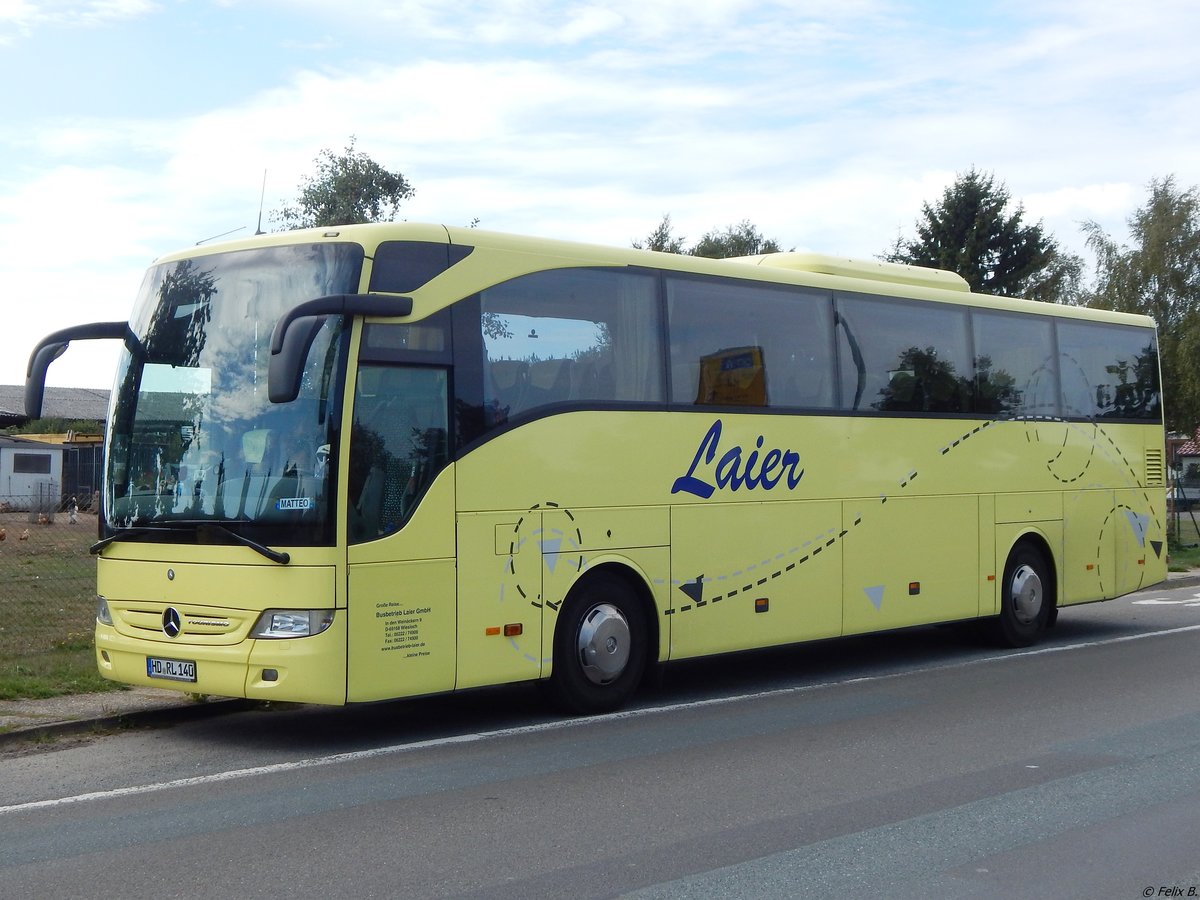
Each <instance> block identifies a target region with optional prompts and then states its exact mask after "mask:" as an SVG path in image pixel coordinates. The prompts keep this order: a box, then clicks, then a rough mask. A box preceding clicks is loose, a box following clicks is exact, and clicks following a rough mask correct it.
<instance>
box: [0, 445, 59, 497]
mask: <svg viewBox="0 0 1200 900" xmlns="http://www.w3.org/2000/svg"><path fill="white" fill-rule="evenodd" d="M62 463H63V453H62V448H61V447H57V446H54V445H51V444H45V443H42V442H41V441H31V440H29V439H27V438H21V437H8V436H5V435H0V510H30V511H31V512H40V513H46V514H47V515H53V514H54V511H55V510H57V509H58V506H59V503H60V501H61V499H62V491H61V488H60V485H61V484H62Z"/></svg>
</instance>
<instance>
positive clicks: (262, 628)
mask: <svg viewBox="0 0 1200 900" xmlns="http://www.w3.org/2000/svg"><path fill="white" fill-rule="evenodd" d="M332 624H333V610H332V609H268V610H267V611H266V612H264V613H263V614H262V615H261V616H259V617H258V621H257V622H255V623H254V628H253V629H251V631H250V637H252V638H267V639H275V638H297V637H312V636H313V635H314V634H320V633H321V632H322V631H324V630H325V629H326V628H328V627H329V626H330V625H332Z"/></svg>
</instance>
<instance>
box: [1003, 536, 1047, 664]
mask: <svg viewBox="0 0 1200 900" xmlns="http://www.w3.org/2000/svg"><path fill="white" fill-rule="evenodd" d="M1054 610H1055V604H1054V582H1053V581H1052V580H1051V576H1050V570H1049V567H1048V566H1047V565H1046V560H1045V557H1044V556H1043V555H1042V553H1041V552H1040V551H1039V550H1038V549H1037V548H1035V547H1033V546H1032V545H1030V544H1028V543H1021V544H1018V545H1017V546H1016V547H1014V548H1013V550H1012V553H1010V554H1009V555H1008V562H1007V563H1006V564H1005V566H1004V581H1003V582H1002V583H1001V585H1000V615H999V616H997V617H996V618H995V619H993V620H992V622H991V631H992V637H993V638H994V639H995V640H996V642H997V643H999V644H1000V645H1001V646H1004V647H1028V646H1029V645H1030V644H1033V643H1034V642H1035V641H1037V639H1038V638H1039V637H1040V636H1041V634H1042V632H1043V631H1045V630H1046V628H1047V626H1048V625H1049V622H1050V619H1051V614H1052V612H1053V611H1054Z"/></svg>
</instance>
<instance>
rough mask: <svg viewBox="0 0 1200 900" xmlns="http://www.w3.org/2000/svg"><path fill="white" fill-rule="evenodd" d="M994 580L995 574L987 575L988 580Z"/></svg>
mask: <svg viewBox="0 0 1200 900" xmlns="http://www.w3.org/2000/svg"><path fill="white" fill-rule="evenodd" d="M995 580H996V576H995V575H989V576H988V581H995Z"/></svg>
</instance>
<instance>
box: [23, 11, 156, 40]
mask: <svg viewBox="0 0 1200 900" xmlns="http://www.w3.org/2000/svg"><path fill="white" fill-rule="evenodd" d="M157 9H158V4H157V3H154V2H152V0H37V2H34V0H0V45H4V44H6V43H12V42H13V41H14V40H16V39H18V38H24V37H28V36H29V35H30V34H31V33H32V32H33V31H34V30H35V29H37V28H43V27H57V26H70V27H85V28H86V27H94V26H97V25H102V24H107V23H110V22H118V21H123V20H127V19H133V18H137V17H139V16H144V15H147V14H149V13H151V12H154V11H155V10H157Z"/></svg>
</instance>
